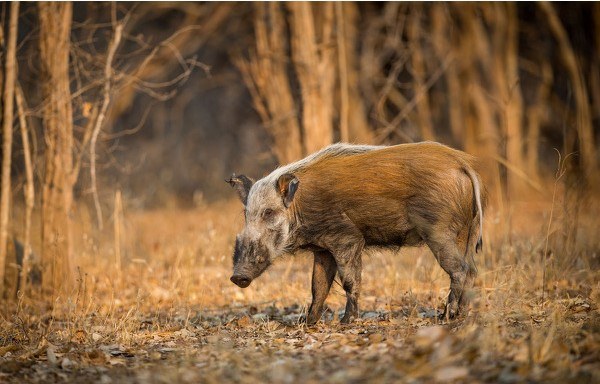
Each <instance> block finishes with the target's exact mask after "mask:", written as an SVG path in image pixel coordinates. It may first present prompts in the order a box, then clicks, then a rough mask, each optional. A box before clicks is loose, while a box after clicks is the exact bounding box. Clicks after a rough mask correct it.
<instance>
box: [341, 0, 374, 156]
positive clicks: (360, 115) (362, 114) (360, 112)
mask: <svg viewBox="0 0 600 384" xmlns="http://www.w3.org/2000/svg"><path fill="white" fill-rule="evenodd" d="M339 6H340V7H341V8H342V19H341V20H339V21H338V25H340V24H339V23H342V22H343V32H344V33H343V34H344V41H343V44H344V45H345V48H344V50H345V51H346V76H347V89H348V140H349V141H351V142H354V143H365V144H369V143H372V142H373V132H372V131H371V129H370V128H369V123H368V121H367V112H366V108H365V105H364V102H363V96H362V94H361V92H360V88H359V73H358V59H359V58H358V52H357V48H356V46H355V45H356V42H357V41H358V28H357V23H358V6H357V5H356V3H352V2H342V3H340V4H339ZM340 28H341V27H340Z"/></svg>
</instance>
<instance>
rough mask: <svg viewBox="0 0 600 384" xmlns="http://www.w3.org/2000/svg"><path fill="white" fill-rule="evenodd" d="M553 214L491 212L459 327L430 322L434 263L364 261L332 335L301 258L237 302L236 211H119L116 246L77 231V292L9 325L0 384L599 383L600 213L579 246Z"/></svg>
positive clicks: (2, 336) (26, 308)
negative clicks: (355, 310) (309, 314)
mask: <svg viewBox="0 0 600 384" xmlns="http://www.w3.org/2000/svg"><path fill="white" fill-rule="evenodd" d="M550 208H551V207H550V206H549V205H548V204H545V205H544V204H537V205H534V204H531V203H523V204H521V205H519V204H514V205H512V206H511V207H510V210H508V211H506V212H505V213H503V214H499V213H498V212H494V210H493V209H490V210H488V213H487V215H486V216H487V217H486V226H485V231H484V251H483V253H480V254H478V260H477V263H478V266H479V277H478V279H477V282H476V287H475V290H474V291H473V294H472V296H473V298H472V303H473V304H472V309H471V311H470V313H469V314H468V316H466V317H464V318H461V319H459V320H455V321H451V322H439V321H438V320H437V318H436V316H435V314H436V312H437V311H439V310H440V309H441V308H442V307H443V304H444V301H445V298H446V295H447V293H448V285H449V279H448V278H447V276H446V275H445V274H444V272H443V271H442V270H441V268H440V267H439V266H438V265H437V264H436V262H435V259H434V258H433V256H432V255H431V253H430V252H429V250H428V249H427V248H411V249H403V250H401V251H400V252H392V251H387V250H370V251H368V252H367V253H366V254H365V256H364V262H363V264H364V270H363V289H362V295H361V299H360V308H361V319H359V320H357V321H355V322H354V323H352V324H350V325H341V324H340V323H339V318H340V317H341V314H342V311H343V306H344V303H345V297H344V294H343V289H341V287H340V286H339V283H335V284H334V287H333V289H332V292H331V293H330V296H329V298H328V300H327V305H328V310H327V312H326V314H325V315H324V317H323V320H322V321H321V322H319V323H318V324H317V325H316V326H314V327H307V326H306V325H304V324H303V323H301V321H300V318H301V316H302V315H303V314H304V313H305V311H306V306H307V305H308V304H309V303H310V274H311V270H312V258H311V255H310V254H298V255H294V256H287V257H285V258H284V259H283V260H280V261H279V262H277V263H275V265H274V266H273V267H271V268H270V269H269V270H268V271H267V272H266V273H265V274H264V275H263V276H261V277H260V278H259V279H257V280H256V281H254V282H253V283H252V284H251V286H250V287H248V288H246V289H240V288H238V287H236V286H235V285H233V284H232V283H231V282H230V281H229V276H230V273H231V252H232V246H233V239H234V235H235V233H236V232H237V231H238V230H239V229H240V228H241V227H242V225H243V214H242V210H241V206H240V205H239V203H238V202H237V201H231V202H226V203H218V204H214V205H210V206H199V207H197V208H196V209H193V210H188V211H182V210H161V211H152V212H134V211H128V210H127V208H126V209H125V211H124V215H123V225H122V227H121V228H119V229H118V231H119V236H118V237H119V238H120V239H121V240H120V242H119V243H118V244H117V243H115V240H114V239H115V236H114V235H115V233H114V232H113V231H114V230H115V228H107V229H106V230H105V232H104V233H95V232H94V231H93V230H92V229H91V228H92V226H91V224H86V223H87V221H86V220H85V219H81V222H82V224H81V225H79V226H78V237H77V238H78V239H79V240H80V242H79V244H78V245H77V248H78V249H79V250H80V252H79V254H78V258H77V261H78V279H77V284H76V285H77V286H76V288H75V289H74V290H73V292H72V293H71V294H70V295H64V296H57V297H54V300H53V305H48V304H43V302H42V301H38V300H37V299H35V298H33V296H32V295H26V296H20V299H19V300H18V301H17V302H16V303H13V304H10V305H8V306H7V307H5V308H4V310H3V311H2V320H1V323H0V381H1V382H9V383H46V382H74V383H89V382H97V383H175V382H181V383H204V382H207V383H211V382H215V383H217V382H218V383H221V382H239V383H244V382H274V383H295V382H307V383H311V382H323V381H326V382H334V383H336V382H340V383H342V382H343V383H354V382H357V383H358V382H410V383H429V382H469V383H477V382H485V383H498V382H500V383H518V382H556V383H566V382H573V383H594V382H599V381H600V316H599V307H598V302H599V298H600V279H599V273H598V266H599V265H600V260H599V258H600V252H599V249H600V248H599V247H598V244H599V243H598V242H599V239H597V235H598V233H597V229H598V220H597V213H598V212H596V211H597V208H595V207H594V206H593V205H590V206H588V207H581V212H583V213H581V214H579V213H578V214H577V215H579V216H578V218H577V221H576V223H577V224H576V225H577V231H575V233H574V234H573V233H572V232H573V231H570V228H571V226H572V223H573V220H574V219H573V215H572V214H567V213H568V210H567V209H562V207H561V208H560V209H558V208H557V209H556V213H555V215H554V219H553V222H552V223H551V226H550V230H548V222H549V210H550ZM80 217H83V218H85V212H83V213H82V212H80ZM108 227H110V226H108ZM569 233H570V234H569ZM547 234H549V235H548V236H547ZM569 236H574V238H571V240H569ZM546 241H548V246H546ZM117 247H118V250H119V252H115V250H116V249H117ZM546 248H547V251H546ZM117 254H120V259H118V258H117V257H116V255H117ZM544 254H545V256H546V257H545V260H544V258H543V257H542V255H544ZM544 265H545V267H544ZM544 269H545V270H546V280H545V281H546V285H545V287H544V289H542V281H543V279H544V277H543V274H544Z"/></svg>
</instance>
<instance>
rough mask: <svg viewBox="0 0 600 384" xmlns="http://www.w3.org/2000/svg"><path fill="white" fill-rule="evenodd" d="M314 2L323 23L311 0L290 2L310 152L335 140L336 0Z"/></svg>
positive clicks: (306, 144) (295, 58)
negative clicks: (334, 12)
mask: <svg viewBox="0 0 600 384" xmlns="http://www.w3.org/2000/svg"><path fill="white" fill-rule="evenodd" d="M314 6H315V7H318V10H319V12H318V16H319V17H320V22H319V23H316V22H315V17H314V15H313V8H312V7H313V5H312V4H311V3H307V2H294V3H288V7H289V10H290V26H291V34H292V36H291V40H292V58H293V61H294V65H295V69H296V73H297V74H298V79H299V81H300V86H301V88H302V126H303V128H304V149H305V152H306V153H312V152H315V151H317V150H319V149H321V148H323V147H325V146H326V145H328V144H331V142H332V141H333V119H332V117H333V85H334V79H335V76H334V75H335V73H334V72H333V67H334V66H333V63H334V55H333V53H334V50H333V49H332V44H331V39H332V36H331V35H332V30H333V28H332V27H333V4H332V3H319V4H315V5H314ZM316 25H319V26H322V29H320V30H317V29H316V28H315V26H316ZM319 32H320V33H319ZM318 34H319V35H320V37H321V41H317V38H318V37H319V36H318Z"/></svg>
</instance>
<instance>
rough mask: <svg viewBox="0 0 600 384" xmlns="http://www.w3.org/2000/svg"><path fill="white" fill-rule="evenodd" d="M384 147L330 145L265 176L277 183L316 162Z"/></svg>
mask: <svg viewBox="0 0 600 384" xmlns="http://www.w3.org/2000/svg"><path fill="white" fill-rule="evenodd" d="M381 148H384V146H381V145H355V144H347V143H336V144H332V145H329V146H327V147H325V148H323V149H321V150H320V151H318V152H315V153H313V154H311V155H309V156H307V157H305V158H304V159H302V160H298V161H296V162H293V163H290V164H287V165H284V166H281V167H279V168H277V169H275V170H274V171H273V172H271V173H270V174H269V175H267V176H265V177H264V179H268V180H269V181H273V182H275V181H276V180H277V179H279V177H281V175H285V174H286V173H294V172H297V171H298V170H300V169H303V168H305V167H307V166H308V165H310V164H312V163H314V162H315V161H317V160H319V159H322V158H328V157H337V156H348V155H356V154H360V153H365V152H369V151H372V150H374V149H381Z"/></svg>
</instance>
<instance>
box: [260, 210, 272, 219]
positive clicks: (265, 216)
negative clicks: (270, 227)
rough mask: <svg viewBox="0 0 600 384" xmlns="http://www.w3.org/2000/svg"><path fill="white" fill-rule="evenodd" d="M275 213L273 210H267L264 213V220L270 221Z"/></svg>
mask: <svg viewBox="0 0 600 384" xmlns="http://www.w3.org/2000/svg"><path fill="white" fill-rule="evenodd" d="M273 213H274V212H273V210H272V209H271V208H267V209H265V210H264V211H263V213H262V218H263V220H269V219H270V218H271V217H273Z"/></svg>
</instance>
